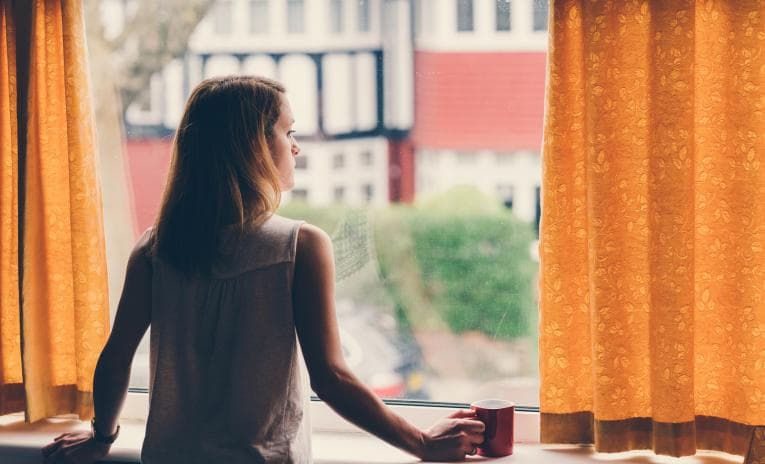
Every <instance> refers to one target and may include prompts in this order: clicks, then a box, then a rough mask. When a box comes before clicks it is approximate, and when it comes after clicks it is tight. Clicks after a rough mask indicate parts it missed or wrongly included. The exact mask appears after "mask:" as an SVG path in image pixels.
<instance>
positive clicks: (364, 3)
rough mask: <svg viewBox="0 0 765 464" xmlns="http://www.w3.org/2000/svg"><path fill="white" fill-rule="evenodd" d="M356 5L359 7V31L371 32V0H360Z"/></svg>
mask: <svg viewBox="0 0 765 464" xmlns="http://www.w3.org/2000/svg"><path fill="white" fill-rule="evenodd" d="M356 7H357V8H358V10H357V11H358V19H359V32H369V30H370V22H371V21H370V20H371V18H370V17H369V16H370V11H369V0H358V1H357V2H356Z"/></svg>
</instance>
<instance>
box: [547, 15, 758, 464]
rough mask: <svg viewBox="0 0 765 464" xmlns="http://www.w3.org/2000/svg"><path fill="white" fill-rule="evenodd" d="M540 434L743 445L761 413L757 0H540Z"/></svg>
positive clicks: (754, 441) (738, 449)
mask: <svg viewBox="0 0 765 464" xmlns="http://www.w3.org/2000/svg"><path fill="white" fill-rule="evenodd" d="M547 85H548V89H547V92H548V94H547V108H546V121H545V134H544V149H543V202H544V203H543V205H544V207H543V212H542V229H541V239H540V259H541V277H540V376H541V384H542V385H541V398H540V401H541V412H542V430H541V433H542V440H543V441H544V442H547V443H594V444H595V446H596V449H598V450H600V451H607V452H616V451H625V450H631V449H653V450H654V451H655V452H657V453H661V454H669V455H674V456H681V455H689V454H693V453H695V452H696V449H697V448H701V449H714V450H722V451H727V452H731V453H735V454H741V455H745V454H747V452H749V461H750V462H760V461H756V460H755V459H756V457H755V454H756V453H757V450H758V449H761V448H762V446H763V443H762V440H763V431H762V429H757V426H762V425H764V424H765V285H764V284H763V283H764V282H765V160H763V161H764V162H763V165H762V166H761V160H762V158H763V156H764V155H765V2H761V1H759V0H735V1H733V0H652V1H640V0H634V1H607V0H557V1H554V2H553V4H552V17H551V24H550V54H549V75H548V83H547Z"/></svg>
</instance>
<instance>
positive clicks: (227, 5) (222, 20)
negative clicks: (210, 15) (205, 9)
mask: <svg viewBox="0 0 765 464" xmlns="http://www.w3.org/2000/svg"><path fill="white" fill-rule="evenodd" d="M233 31H234V2H233V1H232V0H219V1H218V3H217V4H216V5H215V33H216V34H219V35H228V34H231V33H232V32H233Z"/></svg>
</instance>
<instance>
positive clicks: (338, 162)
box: [332, 153, 345, 169]
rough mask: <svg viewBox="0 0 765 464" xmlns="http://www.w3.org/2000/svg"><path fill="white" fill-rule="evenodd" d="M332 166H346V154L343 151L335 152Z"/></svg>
mask: <svg viewBox="0 0 765 464" xmlns="http://www.w3.org/2000/svg"><path fill="white" fill-rule="evenodd" d="M332 167H333V168H334V169H341V168H343V167H345V155H344V154H342V153H335V155H334V156H332Z"/></svg>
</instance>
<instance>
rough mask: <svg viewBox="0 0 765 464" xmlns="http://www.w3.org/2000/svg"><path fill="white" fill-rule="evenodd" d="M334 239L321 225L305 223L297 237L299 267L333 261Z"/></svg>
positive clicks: (320, 264)
mask: <svg viewBox="0 0 765 464" xmlns="http://www.w3.org/2000/svg"><path fill="white" fill-rule="evenodd" d="M332 259H333V258H332V239H331V238H330V237H329V234H327V233H326V232H324V231H323V230H322V229H321V228H320V227H316V226H315V225H313V224H308V223H305V224H303V225H301V226H300V230H299V231H298V239H297V256H296V262H297V264H298V265H299V267H303V266H308V267H315V266H323V265H326V262H327V261H332Z"/></svg>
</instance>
